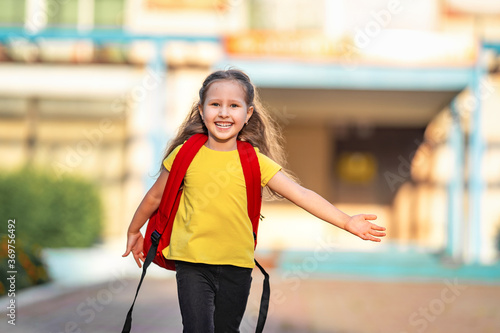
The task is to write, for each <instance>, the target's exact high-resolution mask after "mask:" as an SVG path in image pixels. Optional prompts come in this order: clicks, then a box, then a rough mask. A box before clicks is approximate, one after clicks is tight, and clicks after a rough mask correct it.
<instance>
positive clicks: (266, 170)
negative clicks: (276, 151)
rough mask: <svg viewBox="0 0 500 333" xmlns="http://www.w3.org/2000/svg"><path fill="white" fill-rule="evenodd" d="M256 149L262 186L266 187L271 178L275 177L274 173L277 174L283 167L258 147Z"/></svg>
mask: <svg viewBox="0 0 500 333" xmlns="http://www.w3.org/2000/svg"><path fill="white" fill-rule="evenodd" d="M255 151H256V153H257V157H258V159H259V165H260V175H261V186H262V187H264V186H266V185H267V182H269V181H270V180H271V178H273V177H274V175H275V174H277V173H278V171H280V170H281V169H282V168H281V165H279V164H278V163H276V162H274V161H273V160H272V159H270V158H269V157H267V156H266V155H264V154H262V153H261V152H260V151H259V149H258V148H255Z"/></svg>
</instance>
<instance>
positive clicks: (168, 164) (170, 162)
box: [163, 145, 182, 172]
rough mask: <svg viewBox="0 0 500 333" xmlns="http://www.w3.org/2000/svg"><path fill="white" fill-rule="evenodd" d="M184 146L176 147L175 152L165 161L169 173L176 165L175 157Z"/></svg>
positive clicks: (164, 164)
mask: <svg viewBox="0 0 500 333" xmlns="http://www.w3.org/2000/svg"><path fill="white" fill-rule="evenodd" d="M181 147H182V145H178V146H177V147H175V149H174V150H172V152H171V153H170V154H168V156H167V158H166V159H164V160H163V166H164V167H165V169H167V171H168V172H170V169H171V168H172V164H173V163H174V160H175V157H176V156H177V153H178V152H179V150H180V149H181Z"/></svg>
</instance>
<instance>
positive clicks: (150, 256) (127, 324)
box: [122, 237, 158, 333]
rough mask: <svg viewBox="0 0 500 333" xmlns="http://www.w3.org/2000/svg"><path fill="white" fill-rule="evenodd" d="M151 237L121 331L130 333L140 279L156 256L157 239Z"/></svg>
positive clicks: (140, 283)
mask: <svg viewBox="0 0 500 333" xmlns="http://www.w3.org/2000/svg"><path fill="white" fill-rule="evenodd" d="M151 238H152V240H151V242H152V244H151V247H150V248H149V251H148V254H147V255H146V260H144V264H143V266H142V275H141V280H140V281H139V285H138V286H137V291H136V292H135V297H134V301H133V302H132V306H131V307H130V310H128V313H127V319H125V324H124V325H123V329H122V333H130V329H131V328H132V311H133V310H134V304H135V300H136V299H137V295H138V294H139V289H141V285H142V281H143V280H144V277H145V276H146V270H147V269H148V267H149V265H150V264H151V263H152V262H153V259H154V258H155V256H156V250H157V249H158V239H156V240H154V239H153V237H151Z"/></svg>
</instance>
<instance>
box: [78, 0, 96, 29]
mask: <svg viewBox="0 0 500 333" xmlns="http://www.w3.org/2000/svg"><path fill="white" fill-rule="evenodd" d="M94 6H95V3H94V0H78V23H77V26H78V30H80V31H86V30H92V28H93V27H94Z"/></svg>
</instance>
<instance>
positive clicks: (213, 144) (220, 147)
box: [205, 135, 238, 151]
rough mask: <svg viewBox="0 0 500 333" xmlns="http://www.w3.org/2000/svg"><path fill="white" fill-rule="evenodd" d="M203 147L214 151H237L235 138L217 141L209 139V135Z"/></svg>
mask: <svg viewBox="0 0 500 333" xmlns="http://www.w3.org/2000/svg"><path fill="white" fill-rule="evenodd" d="M205 147H207V148H208V149H210V150H216V151H232V150H236V149H238V146H237V144H236V138H235V139H231V140H228V141H217V140H216V139H214V138H212V137H210V135H209V136H208V140H207V142H206V143H205Z"/></svg>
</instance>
